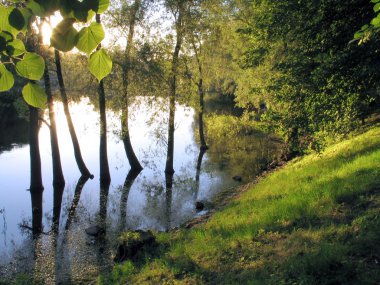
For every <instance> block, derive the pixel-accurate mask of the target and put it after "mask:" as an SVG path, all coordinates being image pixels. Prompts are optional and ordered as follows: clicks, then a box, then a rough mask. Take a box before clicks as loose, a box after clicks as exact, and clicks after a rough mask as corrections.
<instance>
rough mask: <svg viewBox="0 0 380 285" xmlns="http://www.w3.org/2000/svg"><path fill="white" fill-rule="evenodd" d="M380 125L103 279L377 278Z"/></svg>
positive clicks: (298, 165)
mask: <svg viewBox="0 0 380 285" xmlns="http://www.w3.org/2000/svg"><path fill="white" fill-rule="evenodd" d="M379 139H380V128H379V127H376V128H373V129H372V130H370V131H368V132H367V133H364V134H362V135H360V136H357V137H354V138H352V139H350V140H347V141H344V142H342V143H339V144H337V145H333V146H330V147H328V148H327V149H326V150H325V152H323V153H322V154H321V155H310V156H307V157H305V158H303V159H299V160H298V161H294V162H292V163H289V165H287V166H285V167H284V168H283V169H281V170H279V171H277V172H275V173H272V174H270V175H269V176H268V177H266V178H263V179H261V180H260V181H259V182H258V183H257V184H255V185H252V186H248V187H247V191H246V192H244V193H242V194H241V195H239V196H240V197H239V198H238V199H236V200H234V201H232V202H231V203H230V205H229V206H227V207H226V208H225V209H223V210H221V211H220V212H218V213H215V214H214V215H213V217H211V218H210V220H209V221H208V222H206V223H205V224H203V225H199V226H197V227H196V228H192V229H190V230H188V229H180V230H176V231H174V232H171V233H162V234H161V235H159V237H158V241H159V243H160V244H161V246H160V247H159V248H158V249H157V252H155V253H152V254H151V255H148V256H145V258H144V257H142V258H141V259H140V260H139V261H138V262H132V261H129V262H126V263H125V264H123V265H119V266H116V267H115V269H114V270H113V272H112V274H111V275H109V276H102V278H101V280H99V284H123V282H125V280H128V282H131V283H136V284H151V283H156V284H162V283H168V284H333V283H334V284H377V283H378V282H379V281H380V275H379V271H378V264H377V262H378V256H379V254H380V247H379V236H378V232H379V230H380V220H379V214H380V212H379V209H380V207H379V206H380V193H379V183H378V181H379V178H380V173H379V171H378V165H379V163H380V152H379V146H380V145H379V142H380V140H379Z"/></svg>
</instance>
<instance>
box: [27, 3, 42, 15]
mask: <svg viewBox="0 0 380 285" xmlns="http://www.w3.org/2000/svg"><path fill="white" fill-rule="evenodd" d="M26 7H27V8H29V9H30V10H31V11H32V12H33V14H34V15H36V16H39V17H43V16H44V15H45V9H44V8H43V7H42V6H41V5H40V4H38V3H37V2H36V1H34V0H29V1H28V2H27V4H26Z"/></svg>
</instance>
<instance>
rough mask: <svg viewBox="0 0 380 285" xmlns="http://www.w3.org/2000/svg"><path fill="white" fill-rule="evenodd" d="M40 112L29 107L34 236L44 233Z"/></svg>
mask: <svg viewBox="0 0 380 285" xmlns="http://www.w3.org/2000/svg"><path fill="white" fill-rule="evenodd" d="M38 120H39V111H38V109H37V108H34V107H31V106H29V152H30V188H29V190H30V195H31V200H32V228H33V236H37V235H39V234H40V233H41V232H42V194H43V190H44V186H43V185H42V171H41V156H40V149H39V140H38V132H39V121H38Z"/></svg>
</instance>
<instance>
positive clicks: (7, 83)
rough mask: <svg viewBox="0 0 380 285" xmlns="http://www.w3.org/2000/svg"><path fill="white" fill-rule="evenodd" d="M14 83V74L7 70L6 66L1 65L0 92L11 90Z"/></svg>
mask: <svg viewBox="0 0 380 285" xmlns="http://www.w3.org/2000/svg"><path fill="white" fill-rule="evenodd" d="M14 82H15V81H14V78H13V75H12V73H11V72H9V71H8V70H7V69H6V67H5V65H4V64H2V63H0V92H3V91H7V90H9V89H11V88H12V86H13V84H14Z"/></svg>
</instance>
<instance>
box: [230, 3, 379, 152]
mask: <svg viewBox="0 0 380 285" xmlns="http://www.w3.org/2000/svg"><path fill="white" fill-rule="evenodd" d="M243 2H244V4H242V3H238V7H239V8H240V9H241V10H240V12H239V14H238V16H239V17H240V19H242V20H244V21H241V23H243V24H241V28H240V29H239V30H238V32H239V33H240V34H241V36H242V37H243V39H244V40H245V41H246V44H245V45H244V46H245V47H244V48H245V50H244V55H243V57H241V58H240V64H241V66H242V67H243V68H245V69H247V70H249V72H250V80H249V82H248V84H249V93H247V92H244V93H243V92H240V93H239V92H238V93H237V101H238V103H239V105H240V106H243V107H246V109H247V111H252V110H253V111H257V109H258V108H259V106H260V104H261V106H263V105H264V106H265V108H267V112H266V113H265V115H263V116H262V117H261V118H262V119H263V120H265V121H267V122H268V123H269V124H271V125H272V126H273V127H274V128H275V129H276V130H277V131H278V132H279V133H281V134H282V135H283V136H284V137H285V138H286V140H287V143H288V153H289V154H297V153H299V152H300V151H303V150H304V149H306V148H308V147H318V146H320V144H321V143H323V138H325V137H326V136H334V135H342V134H346V133H347V132H349V131H350V130H352V129H353V128H355V127H357V126H358V124H359V123H360V121H364V120H365V119H366V118H367V117H368V116H369V115H370V114H371V113H372V112H373V111H374V110H376V108H378V106H379V82H380V80H379V79H380V73H379V72H378V66H379V60H380V58H379V44H380V42H379V38H378V37H377V36H376V35H375V36H374V37H373V38H372V39H371V40H370V41H368V42H367V43H366V44H365V45H357V43H351V44H350V43H349V42H350V41H351V40H352V38H353V35H354V33H355V31H356V30H357V29H358V27H360V26H361V25H363V24H364V23H366V22H369V21H370V19H371V18H372V17H373V10H372V6H371V5H369V4H368V2H367V1H354V0H352V1H337V0H321V1H281V2H273V1H261V0H260V1H250V3H249V4H248V3H247V2H246V1H243ZM247 11H249V12H247Z"/></svg>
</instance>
